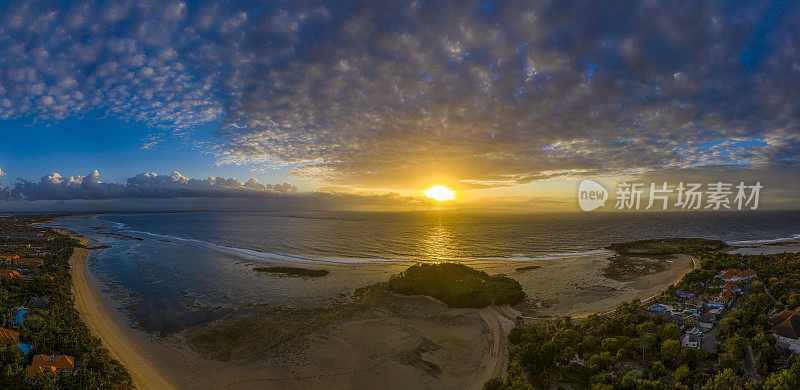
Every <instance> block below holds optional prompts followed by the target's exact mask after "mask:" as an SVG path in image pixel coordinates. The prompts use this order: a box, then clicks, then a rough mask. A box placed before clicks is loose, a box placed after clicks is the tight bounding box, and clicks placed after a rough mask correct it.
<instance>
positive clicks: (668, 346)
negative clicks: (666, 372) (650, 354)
mask: <svg viewBox="0 0 800 390" xmlns="http://www.w3.org/2000/svg"><path fill="white" fill-rule="evenodd" d="M661 356H663V357H664V359H667V360H668V361H669V362H670V363H672V365H674V364H677V363H678V360H680V357H681V342H680V341H678V340H675V339H668V340H664V342H663V343H661Z"/></svg>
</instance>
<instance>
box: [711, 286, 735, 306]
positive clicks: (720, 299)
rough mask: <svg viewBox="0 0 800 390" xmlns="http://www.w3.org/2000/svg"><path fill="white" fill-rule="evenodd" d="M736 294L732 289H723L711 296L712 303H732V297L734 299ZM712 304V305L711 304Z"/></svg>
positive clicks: (724, 304)
mask: <svg viewBox="0 0 800 390" xmlns="http://www.w3.org/2000/svg"><path fill="white" fill-rule="evenodd" d="M733 297H734V294H733V293H732V292H731V291H730V290H726V291H723V292H721V293H719V294H718V295H715V296H714V297H712V298H711V304H712V305H720V306H727V305H728V303H730V301H731V299H733ZM710 306H711V305H710Z"/></svg>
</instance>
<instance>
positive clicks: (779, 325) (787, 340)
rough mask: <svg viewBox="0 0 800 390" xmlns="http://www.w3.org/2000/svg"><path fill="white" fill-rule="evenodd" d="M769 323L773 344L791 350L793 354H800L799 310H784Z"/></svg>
mask: <svg viewBox="0 0 800 390" xmlns="http://www.w3.org/2000/svg"><path fill="white" fill-rule="evenodd" d="M770 322H771V323H772V330H770V333H772V334H773V335H774V336H775V338H776V339H777V340H776V341H775V344H776V345H778V346H779V347H783V348H786V349H788V350H791V351H792V352H794V353H800V340H798V339H800V308H797V309H794V310H784V311H782V312H780V313H778V314H776V315H774V316H773V317H772V318H771V319H770Z"/></svg>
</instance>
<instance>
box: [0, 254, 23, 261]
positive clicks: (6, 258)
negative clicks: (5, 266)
mask: <svg viewBox="0 0 800 390" xmlns="http://www.w3.org/2000/svg"><path fill="white" fill-rule="evenodd" d="M14 259H19V256H18V255H11V254H7V253H2V254H0V261H11V260H14Z"/></svg>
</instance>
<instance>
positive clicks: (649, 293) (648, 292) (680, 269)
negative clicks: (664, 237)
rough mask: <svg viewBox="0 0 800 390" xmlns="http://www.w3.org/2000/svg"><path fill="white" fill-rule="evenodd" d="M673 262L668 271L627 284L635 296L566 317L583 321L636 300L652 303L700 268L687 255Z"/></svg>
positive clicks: (692, 258)
mask: <svg viewBox="0 0 800 390" xmlns="http://www.w3.org/2000/svg"><path fill="white" fill-rule="evenodd" d="M673 261H674V263H673V265H672V267H670V268H669V269H667V270H664V271H661V272H657V273H654V274H650V275H644V276H640V277H638V278H636V279H634V280H632V281H630V282H626V283H625V286H626V287H628V288H631V289H633V291H634V292H635V294H634V295H633V296H628V297H624V298H623V297H619V299H616V300H614V303H613V304H605V305H598V306H597V307H596V308H593V309H589V310H582V311H573V312H569V313H567V314H566V315H568V316H570V317H572V318H573V319H583V318H586V317H589V316H590V315H593V314H597V315H603V314H608V313H611V312H614V311H615V310H617V308H618V307H619V306H620V305H621V304H623V303H625V302H630V301H632V300H634V299H638V300H640V301H642V302H647V301H650V300H651V299H654V298H656V297H658V296H659V295H661V293H663V292H664V291H665V290H666V289H667V288H668V287H669V286H671V285H673V284H676V283H678V282H680V281H681V279H683V277H684V276H685V275H686V274H688V273H689V272H691V271H693V270H695V269H697V268H698V264H697V259H695V258H694V257H692V256H689V255H686V254H680V255H674V256H673Z"/></svg>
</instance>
